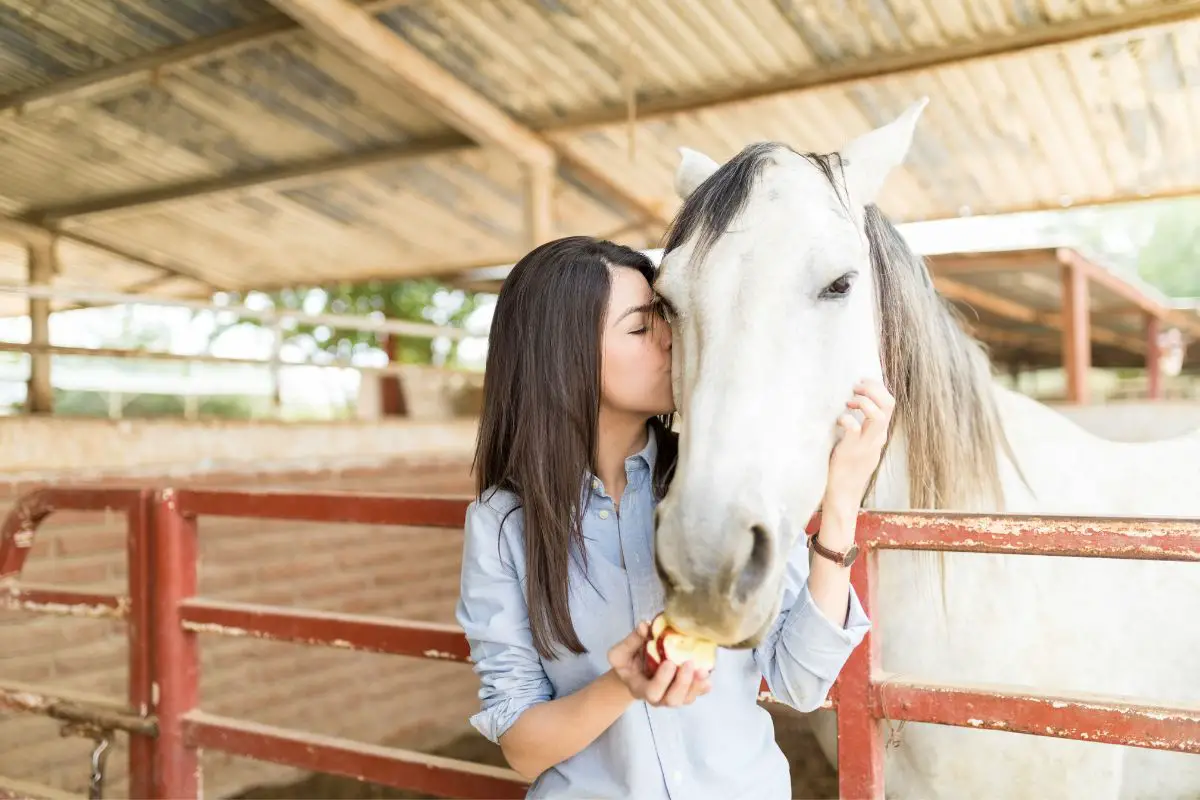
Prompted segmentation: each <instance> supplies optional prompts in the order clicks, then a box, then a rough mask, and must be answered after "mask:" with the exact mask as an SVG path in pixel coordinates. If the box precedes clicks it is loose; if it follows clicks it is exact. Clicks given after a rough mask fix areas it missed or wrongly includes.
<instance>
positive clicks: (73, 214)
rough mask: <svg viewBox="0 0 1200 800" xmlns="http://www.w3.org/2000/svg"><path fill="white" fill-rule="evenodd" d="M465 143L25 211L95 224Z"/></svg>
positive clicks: (444, 152)
mask: <svg viewBox="0 0 1200 800" xmlns="http://www.w3.org/2000/svg"><path fill="white" fill-rule="evenodd" d="M475 149H476V147H475V145H473V144H472V143H471V142H470V141H468V140H467V139H465V138H460V137H455V138H454V139H438V140H430V141H425V142H408V143H405V144H403V145H400V146H398V147H383V148H379V149H377V150H370V151H367V152H363V153H353V154H350V155H337V156H333V157H322V158H317V159H312V160H307V161H299V162H296V163H293V164H286V165H284V166H280V167H272V168H270V169H265V170H257V171H254V172H244V173H241V174H233V175H223V176H221V177H218V178H203V179H201V180H198V181H188V182H186V183H179V184H174V185H168V186H162V187H156V188H153V189H142V190H138V191H134V192H121V193H117V194H111V195H105V196H102V197H97V198H93V199H91V200H84V201H82V202H79V203H72V204H70V205H61V206H52V207H47V208H38V209H33V210H31V211H29V212H28V213H27V214H26V216H27V217H28V218H29V219H33V220H38V221H41V222H44V223H46V224H48V225H53V224H57V223H60V222H63V221H64V220H68V219H74V218H77V217H88V218H90V219H96V218H99V217H113V216H121V215H124V214H128V213H131V212H138V211H143V210H145V209H146V208H150V207H153V206H158V205H166V204H169V203H178V202H184V201H187V200H198V199H200V198H211V197H216V196H219V195H223V194H231V193H235V192H240V191H246V190H249V189H265V188H269V189H281V188H284V187H285V186H287V185H289V184H293V183H297V182H303V181H306V180H310V179H313V178H318V177H322V176H327V175H336V174H339V173H344V172H353V171H355V170H360V169H370V168H371V167H377V166H383V165H395V164H402V163H405V162H408V161H419V160H422V159H425V158H433V157H437V156H454V155H460V154H463V153H466V152H470V151H473V150H475Z"/></svg>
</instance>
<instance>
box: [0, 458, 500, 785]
mask: <svg viewBox="0 0 1200 800" xmlns="http://www.w3.org/2000/svg"><path fill="white" fill-rule="evenodd" d="M140 483H142V484H145V483H146V482H145V481H141V482H140ZM174 485H192V486H213V485H217V486H225V487H228V488H246V487H252V488H266V487H272V488H290V489H311V490H314V491H317V490H352V491H369V492H388V493H413V494H458V495H466V494H469V492H470V479H469V475H468V466H467V465H466V464H465V463H463V462H448V463H440V464H438V463H423V464H420V465H414V464H412V463H409V464H407V465H394V466H393V467H391V468H388V469H385V470H381V471H372V472H365V471H359V472H345V473H335V474H328V473H327V474H298V473H297V474H290V475H271V476H257V477H247V476H244V475H243V476H226V477H219V476H218V477H210V478H204V479H189V480H176V481H174ZM18 488H23V489H27V488H30V487H29V486H24V487H14V486H12V485H8V486H5V487H0V507H3V508H4V509H7V508H8V507H9V506H10V504H11V499H12V496H13V494H14V493H15V490H16V489H18ZM200 532H201V566H200V591H201V593H202V594H203V595H205V596H208V597H213V598H217V599H226V600H238V601H246V602H259V603H273V604H283V605H295V606H299V607H304V608H313V609H323V610H330V611H345V612H355V613H363V614H379V615H384V616H389V617H392V618H403V619H413V620H425V621H436V622H453V613H454V602H455V599H456V597H457V592H458V575H459V560H460V555H461V548H462V534H461V531H455V530H430V529H415V528H398V527H368V526H350V525H344V526H343V525H326V524H308V525H304V524H296V523H277V522H262V521H253V520H240V519H221V520H217V519H209V520H205V519H203V518H201V521H200ZM124 536H125V532H124V518H123V517H122V516H121V515H118V514H103V513H81V512H60V513H56V514H55V515H53V516H52V517H51V518H50V519H49V520H48V521H47V523H46V524H45V525H44V526H43V528H42V529H41V530H40V532H39V535H38V538H37V540H36V542H35V545H34V548H33V551H32V553H31V555H30V558H29V560H28V561H27V564H26V568H25V573H24V575H23V579H24V580H27V581H29V582H40V583H56V584H66V585H69V586H71V587H72V588H77V589H92V590H96V591H106V592H107V591H112V592H123V591H124V581H125V576H126V571H125V563H124V546H125V540H124ZM201 650H202V654H203V673H202V674H203V678H202V681H201V703H202V707H203V708H205V709H206V710H209V711H212V712H213V713H217V714H225V715H229V716H234V717H241V718H245V719H250V720H254V721H259V722H264V723H269V724H273V725H282V726H288V727H296V728H301V729H305V730H309V731H314V732H318V733H323V734H329V735H338V736H346V737H350V738H354V739H358V740H362V741H366V742H376V743H387V744H392V745H396V746H401V747H411V748H416V749H422V750H429V749H433V748H436V747H438V746H440V745H443V744H445V743H446V742H448V741H450V740H451V739H454V738H456V737H458V736H460V735H462V734H463V733H467V732H469V730H470V729H469V727H468V725H467V723H466V718H467V716H468V715H469V714H470V713H472V711H473V710H474V708H475V705H476V695H475V692H476V689H477V685H476V681H475V678H474V675H473V674H472V673H471V670H470V667H468V666H465V665H462V664H446V663H439V662H426V661H420V660H413V659H404V658H398V657H393V656H383V655H376V654H366V653H348V652H343V651H338V650H330V649H321V648H302V647H298V646H293V645H287V644H280V643H274V642H262V641H257V640H253V639H226V638H221V637H215V636H206V635H202V636H201ZM126 658H127V647H126V642H125V638H124V626H123V625H121V624H118V623H113V622H106V621H96V620H78V619H66V618H50V617H34V616H32V615H28V614H19V613H16V612H7V611H0V680H5V681H21V682H28V683H34V682H37V683H41V682H45V683H48V684H52V685H54V686H59V687H63V688H68V689H72V690H75V691H86V692H90V693H95V694H103V695H108V696H112V697H123V696H124V693H125V691H126V683H125V682H126V675H127V672H126ZM3 714H4V712H0V775H5V776H9V777H13V778H20V779H25V780H31V781H38V782H42V783H47V784H50V785H52V786H55V787H59V788H62V789H66V790H69V791H73V792H79V793H85V792H86V785H87V783H86V782H87V775H88V754H89V752H90V748H91V743H90V742H88V741H85V740H81V739H73V738H67V739H64V738H61V737H60V736H59V734H58V730H57V727H56V725H55V724H54V723H52V722H51V721H49V720H47V719H44V718H41V717H35V716H31V715H20V714H7V715H3ZM127 761H128V757H127V751H126V749H125V742H124V740H123V739H122V740H121V741H120V746H119V748H118V749H117V750H115V751H113V752H112V754H111V756H110V759H109V775H110V781H109V784H108V786H107V787H106V792H105V796H106V797H123V796H127V795H126V793H127V787H126V766H127ZM203 766H204V770H205V776H204V794H205V796H209V797H216V796H227V795H229V794H232V793H234V792H236V791H238V790H239V789H241V788H244V787H247V786H252V785H255V784H261V783H269V782H280V781H287V780H293V779H295V778H297V777H299V775H298V773H297V772H295V771H294V770H290V769H286V768H280V767H275V766H272V765H264V764H259V763H257V762H252V761H248V760H244V759H231V758H228V757H225V756H223V755H222V754H218V753H211V754H205V756H204V759H203Z"/></svg>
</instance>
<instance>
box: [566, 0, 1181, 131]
mask: <svg viewBox="0 0 1200 800" xmlns="http://www.w3.org/2000/svg"><path fill="white" fill-rule="evenodd" d="M1197 17H1200V0H1177V2H1172V3H1156V4H1147V5H1142V6H1135V7H1131V8H1127V9H1126V10H1124V11H1120V12H1116V13H1112V14H1103V15H1097V16H1087V17H1083V18H1080V19H1075V20H1071V21H1069V22H1057V23H1053V24H1048V25H1040V26H1037V27H1031V28H1027V29H1023V30H1019V31H1017V32H1016V33H1014V34H1011V35H1009V36H985V37H982V38H980V39H972V40H968V41H964V42H956V43H952V44H949V45H945V46H939V47H928V48H922V49H920V50H915V51H909V52H905V53H899V54H896V55H885V56H879V57H875V58H867V59H852V60H850V61H848V62H846V63H840V64H823V65H821V66H819V67H817V68H815V69H811V70H806V71H804V72H801V73H799V74H796V75H791V76H788V77H787V78H784V79H782V80H778V81H774V82H770V83H764V84H759V85H758V86H754V87H751V88H738V89H732V90H731V89H728V88H723V89H720V90H718V91H716V92H711V93H704V94H697V95H692V96H688V97H683V98H678V99H669V100H663V101H660V102H647V103H639V104H638V109H637V119H638V120H639V121H649V120H653V119H660V118H663V117H670V116H675V115H678V114H690V113H696V112H700V111H706V112H707V111H723V110H729V109H731V108H734V107H737V106H740V105H742V104H745V103H750V102H754V101H757V100H764V99H767V98H773V97H784V96H788V95H793V94H798V93H802V92H811V91H817V90H820V89H830V88H834V87H846V86H851V85H854V84H858V83H870V82H872V81H877V80H879V79H881V78H896V77H902V76H905V75H911V74H914V73H918V72H923V71H926V70H931V69H937V68H942V67H954V66H963V65H965V64H971V63H975V62H980V61H987V60H990V59H995V58H1002V57H1009V56H1016V55H1021V54H1024V53H1027V52H1029V51H1031V50H1040V49H1043V48H1054V47H1061V46H1063V45H1068V44H1073V43H1075V42H1081V41H1086V40H1089V39H1098V38H1102V37H1106V36H1116V35H1120V34H1124V33H1128V32H1130V31H1134V30H1149V29H1152V28H1158V27H1167V26H1171V25H1177V24H1179V23H1181V22H1188V21H1190V20H1193V19H1196V18H1197ZM626 114H627V112H626V111H625V110H624V109H616V110H609V111H603V112H600V113H597V114H594V115H591V116H589V117H586V118H576V119H575V120H572V121H570V122H568V123H565V124H564V125H562V126H558V127H555V128H554V131H555V133H566V132H569V131H573V130H583V129H588V128H594V127H599V126H604V125H612V124H617V123H621V122H624V121H625V120H626Z"/></svg>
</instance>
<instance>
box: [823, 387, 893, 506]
mask: <svg viewBox="0 0 1200 800" xmlns="http://www.w3.org/2000/svg"><path fill="white" fill-rule="evenodd" d="M895 407H896V400H895V398H894V397H892V395H891V392H889V391H888V390H887V387H886V386H884V385H883V384H882V383H881V382H879V381H877V380H864V381H859V382H858V383H857V384H855V386H854V397H853V398H851V399H850V402H848V403H846V408H847V409H848V410H847V412H846V413H845V414H843V415H842V416H841V417H839V418H838V422H837V424H838V427H839V428H841V430H842V440H841V441H840V442H838V443H837V446H835V447H834V448H833V455H832V456H830V460H829V482H828V484H827V485H826V488H825V499H824V501H823V502H822V504H821V508H822V511H831V512H834V513H837V514H840V515H843V516H851V517H855V516H857V515H858V509H859V506H860V504H861V503H862V499H863V495H864V494H866V491H867V485H868V484H869V483H870V482H871V475H872V473H874V472H875V468H876V467H878V466H879V458H880V456H881V455H882V453H883V446H884V444H885V443H886V442H887V436H888V426H889V424H890V423H891V419H892V410H893V409H894V408H895ZM850 409H857V410H858V411H861V412H862V414H863V421H862V422H861V423H860V422H859V421H858V419H857V418H856V417H855V416H854V415H853V414H852V413H850Z"/></svg>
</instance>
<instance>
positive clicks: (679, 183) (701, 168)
mask: <svg viewBox="0 0 1200 800" xmlns="http://www.w3.org/2000/svg"><path fill="white" fill-rule="evenodd" d="M720 168H721V165H720V164H718V163H717V162H715V161H713V160H712V159H711V158H709V157H708V156H706V155H704V153H701V152H699V151H698V150H693V149H691V148H690V147H681V148H679V166H678V167H677V168H676V169H675V191H676V193H678V194H679V197H680V198H681V199H683V200H687V199H688V196H689V195H691V193H692V192H694V191H696V187H697V186H699V185H700V184H702V183H704V182H705V181H706V180H708V178H709V177H710V176H711V175H712V174H713V173H714V172H716V171H717V170H718V169H720Z"/></svg>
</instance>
